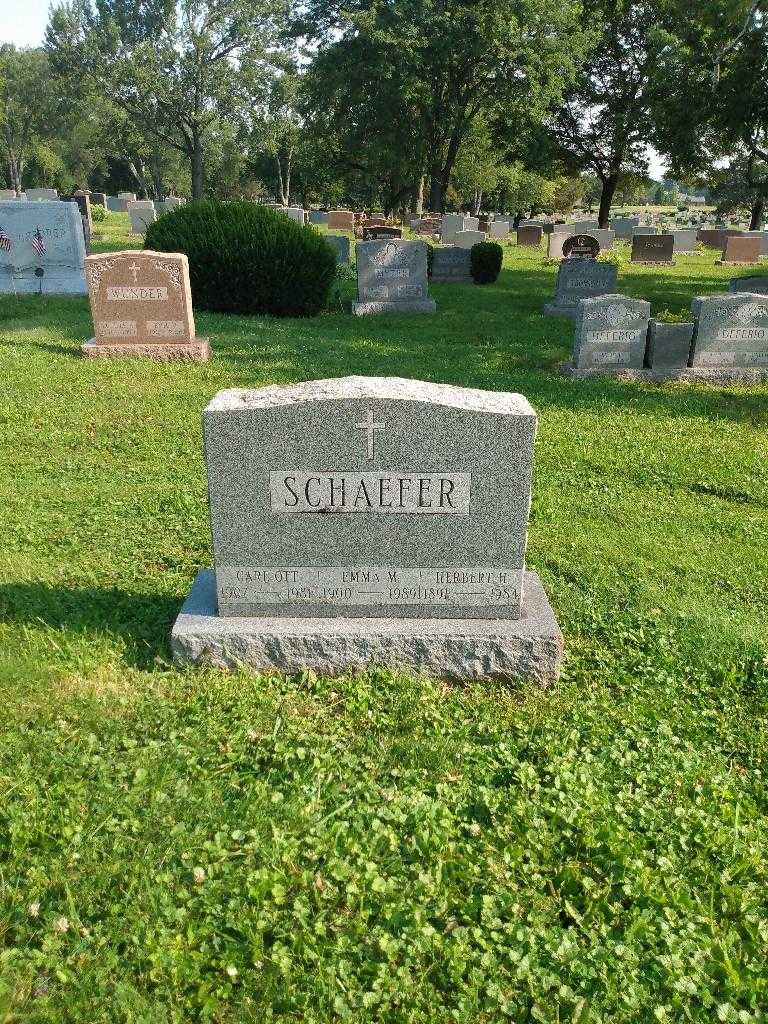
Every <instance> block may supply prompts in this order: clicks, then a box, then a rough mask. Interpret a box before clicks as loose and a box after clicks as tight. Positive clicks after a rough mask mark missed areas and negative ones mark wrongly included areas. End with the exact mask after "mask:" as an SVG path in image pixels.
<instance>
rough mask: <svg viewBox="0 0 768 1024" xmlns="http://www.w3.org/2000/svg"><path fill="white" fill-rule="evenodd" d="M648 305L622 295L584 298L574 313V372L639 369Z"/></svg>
mask: <svg viewBox="0 0 768 1024" xmlns="http://www.w3.org/2000/svg"><path fill="white" fill-rule="evenodd" d="M650 315H651V304H650V302H644V301H643V300H641V299H629V298H627V297H626V296H625V295H600V296H598V297H596V298H592V299H584V300H583V301H582V302H580V303H579V306H578V311H577V313H576V330H575V332H574V340H573V356H572V359H571V367H572V368H573V369H574V370H617V369H620V370H628V369H638V370H641V369H642V368H643V362H644V360H645V345H646V339H647V335H648V320H649V318H650Z"/></svg>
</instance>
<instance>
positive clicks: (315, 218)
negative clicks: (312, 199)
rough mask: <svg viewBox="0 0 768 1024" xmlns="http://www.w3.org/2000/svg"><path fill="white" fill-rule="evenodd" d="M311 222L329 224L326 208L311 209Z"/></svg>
mask: <svg viewBox="0 0 768 1024" xmlns="http://www.w3.org/2000/svg"><path fill="white" fill-rule="evenodd" d="M309 223H310V224H322V225H325V226H326V227H327V226H328V214H327V213H326V212H325V211H324V210H310V211H309Z"/></svg>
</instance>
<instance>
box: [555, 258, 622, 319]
mask: <svg viewBox="0 0 768 1024" xmlns="http://www.w3.org/2000/svg"><path fill="white" fill-rule="evenodd" d="M617 277H618V270H617V268H616V266H615V265H614V264H613V263H600V262H598V261H597V260H593V259H580V258H575V259H564V260H563V261H562V263H561V264H560V268H559V269H558V272H557V281H556V284H555V299H554V302H551V303H549V304H548V305H546V306H545V307H544V313H545V315H546V316H570V317H573V316H575V315H576V313H577V310H578V304H579V302H580V300H581V299H585V298H591V297H594V296H601V295H608V294H610V293H612V292H613V291H614V290H615V288H616V281H617Z"/></svg>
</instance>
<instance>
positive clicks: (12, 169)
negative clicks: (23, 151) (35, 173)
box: [8, 153, 24, 195]
mask: <svg viewBox="0 0 768 1024" xmlns="http://www.w3.org/2000/svg"><path fill="white" fill-rule="evenodd" d="M23 169H24V164H23V162H22V160H20V159H19V157H17V156H16V154H15V153H11V154H10V155H9V157H8V176H9V177H10V179H11V188H12V189H14V190H15V192H16V194H17V195H21V192H22V188H21V175H22V172H23Z"/></svg>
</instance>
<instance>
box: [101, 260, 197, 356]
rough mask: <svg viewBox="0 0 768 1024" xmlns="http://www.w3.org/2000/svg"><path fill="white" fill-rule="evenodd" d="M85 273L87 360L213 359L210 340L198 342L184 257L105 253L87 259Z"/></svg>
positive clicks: (186, 264)
mask: <svg viewBox="0 0 768 1024" xmlns="http://www.w3.org/2000/svg"><path fill="white" fill-rule="evenodd" d="M85 272H86V276H87V278H88V296H89V299H90V303H91V315H92V317H93V326H94V337H93V338H92V339H91V340H90V341H88V342H86V343H85V344H84V345H83V346H82V353H83V355H84V356H87V357H89V358H101V359H104V358H114V357H117V356H144V357H146V358H150V359H157V360H161V361H166V360H177V359H185V360H194V361H196V362H205V361H206V360H207V359H208V357H209V354H210V352H209V345H208V339H207V338H198V337H196V336H195V321H194V316H193V313H192V296H191V292H190V286H189V263H188V260H187V257H186V256H185V255H183V253H167V252H152V251H151V250H147V249H145V250H143V251H140V250H133V249H130V250H127V251H124V252H113V253H100V254H99V255H96V256H88V257H87V258H86V260H85Z"/></svg>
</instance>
